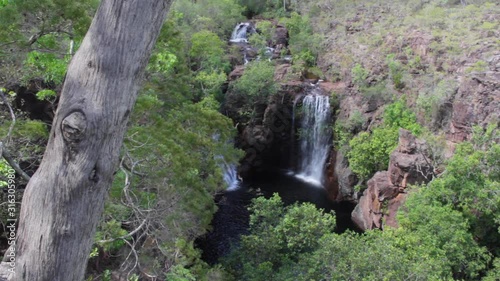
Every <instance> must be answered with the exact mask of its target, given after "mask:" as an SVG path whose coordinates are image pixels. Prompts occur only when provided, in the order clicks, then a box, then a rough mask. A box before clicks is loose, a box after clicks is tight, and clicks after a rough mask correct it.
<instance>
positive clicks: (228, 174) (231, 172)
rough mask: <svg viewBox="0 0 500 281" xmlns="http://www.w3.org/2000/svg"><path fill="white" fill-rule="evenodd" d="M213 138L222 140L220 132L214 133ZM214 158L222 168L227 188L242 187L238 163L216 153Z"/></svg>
mask: <svg viewBox="0 0 500 281" xmlns="http://www.w3.org/2000/svg"><path fill="white" fill-rule="evenodd" d="M212 139H213V140H214V141H217V142H218V141H220V134H219V133H215V134H213V135H212ZM214 158H215V160H216V161H217V162H218V164H219V167H220V168H221V169H222V173H223V174H222V178H223V179H224V181H225V182H226V190H235V189H238V187H240V177H239V176H238V167H237V165H236V164H229V163H227V162H226V159H224V156H222V155H215V156H214Z"/></svg>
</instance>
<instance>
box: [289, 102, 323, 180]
mask: <svg viewBox="0 0 500 281" xmlns="http://www.w3.org/2000/svg"><path fill="white" fill-rule="evenodd" d="M302 109H303V115H302V124H301V131H300V153H301V161H300V163H299V171H298V174H297V175H296V176H297V177H298V178H300V179H302V180H304V181H307V182H309V183H311V184H314V185H317V186H322V185H323V176H324V168H325V163H326V158H327V157H328V153H329V151H330V142H331V131H330V129H329V121H330V101H329V97H328V96H324V95H319V94H317V93H315V92H313V93H311V94H308V95H307V96H305V97H304V99H303V101H302Z"/></svg>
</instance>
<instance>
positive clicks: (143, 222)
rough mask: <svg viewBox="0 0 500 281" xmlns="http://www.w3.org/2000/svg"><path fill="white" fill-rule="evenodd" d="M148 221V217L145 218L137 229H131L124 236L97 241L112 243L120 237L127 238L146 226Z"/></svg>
mask: <svg viewBox="0 0 500 281" xmlns="http://www.w3.org/2000/svg"><path fill="white" fill-rule="evenodd" d="M146 222H147V219H145V220H143V221H142V223H141V224H140V225H139V226H138V227H137V228H136V229H134V230H133V231H131V232H129V233H127V234H125V235H123V236H120V237H117V238H111V239H108V240H100V241H97V243H101V244H102V243H111V242H114V241H116V240H118V239H123V240H125V239H127V238H129V237H130V236H132V235H134V234H136V233H137V232H138V231H139V230H141V228H142V227H143V226H144V224H146Z"/></svg>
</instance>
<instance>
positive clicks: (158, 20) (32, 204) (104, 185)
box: [13, 0, 172, 281]
mask: <svg viewBox="0 0 500 281" xmlns="http://www.w3.org/2000/svg"><path fill="white" fill-rule="evenodd" d="M171 2H172V0H102V1H101V5H100V7H99V9H98V11H97V13H96V15H95V17H94V20H93V22H92V25H91V26H90V29H89V31H88V33H87V35H86V36H85V39H84V40H83V42H82V44H81V47H80V49H79V50H78V52H77V53H76V54H75V56H74V58H73V60H72V61H71V63H70V65H69V68H68V73H67V76H66V81H65V84H64V87H63V91H62V94H61V99H60V102H59V106H58V110H57V113H56V117H55V119H54V122H53V126H52V131H51V133H50V138H49V142H48V145H47V148H46V151H45V154H44V157H43V161H42V163H41V165H40V168H39V169H38V171H37V172H36V173H35V174H34V175H33V177H32V178H31V180H30V182H29V184H28V186H27V188H26V191H25V194H24V198H23V202H22V207H21V214H20V225H19V229H18V236H17V249H16V251H17V257H16V258H17V260H16V274H15V277H14V278H13V280H26V281H38V280H46V281H73V280H82V279H83V278H84V273H85V269H86V265H87V260H88V257H89V252H90V250H91V247H92V243H93V238H94V235H95V230H96V226H97V223H98V221H99V219H100V216H101V213H102V211H103V206H104V200H105V197H106V196H107V191H108V188H109V187H110V185H111V182H112V180H113V173H114V171H115V169H116V164H117V161H118V156H119V149H120V147H121V145H122V141H123V135H124V132H125V129H126V124H127V120H128V116H129V114H130V111H131V110H132V107H133V105H134V103H135V101H136V98H137V92H138V87H139V86H138V84H139V82H140V79H141V76H142V73H143V72H144V68H145V66H146V64H147V61H148V58H149V56H150V54H151V52H152V48H153V46H154V44H155V42H156V39H157V37H158V34H159V31H160V28H161V25H162V23H163V22H164V20H165V17H166V13H167V11H168V9H169V8H170V4H171Z"/></svg>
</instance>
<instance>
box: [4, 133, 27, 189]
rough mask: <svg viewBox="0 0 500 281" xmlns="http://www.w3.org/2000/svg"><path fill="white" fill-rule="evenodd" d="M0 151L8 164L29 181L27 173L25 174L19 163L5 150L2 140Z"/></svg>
mask: <svg viewBox="0 0 500 281" xmlns="http://www.w3.org/2000/svg"><path fill="white" fill-rule="evenodd" d="M0 152H1V154H2V157H3V158H4V159H5V160H6V161H7V163H9V165H10V166H11V167H12V168H13V169H14V170H15V171H16V172H17V173H18V174H19V175H20V176H21V177H22V178H23V179H25V180H26V181H29V180H30V179H31V177H30V176H28V174H26V173H25V172H24V171H23V170H22V169H21V167H19V164H17V163H16V161H14V157H12V155H11V154H10V152H9V151H8V150H7V148H6V147H4V146H3V142H1V141H0Z"/></svg>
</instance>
